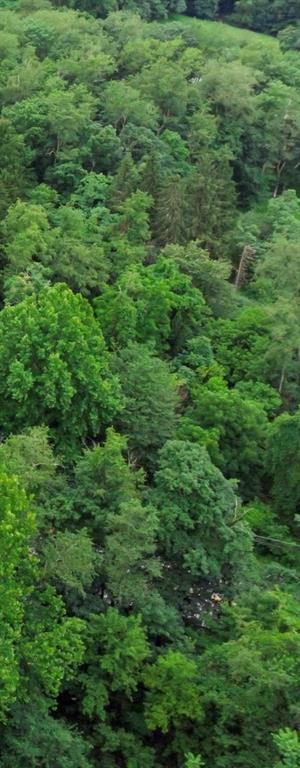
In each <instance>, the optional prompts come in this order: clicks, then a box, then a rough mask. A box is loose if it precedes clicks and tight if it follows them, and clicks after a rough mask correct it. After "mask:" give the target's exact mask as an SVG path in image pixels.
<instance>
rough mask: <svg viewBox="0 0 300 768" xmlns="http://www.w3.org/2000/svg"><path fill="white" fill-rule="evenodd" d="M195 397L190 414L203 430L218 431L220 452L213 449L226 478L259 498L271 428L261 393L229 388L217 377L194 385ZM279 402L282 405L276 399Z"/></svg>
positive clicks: (243, 492) (277, 402) (213, 457)
mask: <svg viewBox="0 0 300 768" xmlns="http://www.w3.org/2000/svg"><path fill="white" fill-rule="evenodd" d="M191 394H192V400H193V404H192V406H191V409H188V411H187V415H188V416H189V417H190V418H191V420H192V421H193V422H196V423H197V424H199V425H200V426H201V427H204V428H206V429H215V430H216V433H215V434H216V435H217V436H218V449H217V450H215V449H214V448H212V459H213V460H214V461H215V463H216V464H217V465H218V466H219V467H220V468H221V469H222V471H223V472H224V474H225V475H226V477H231V478H234V479H239V480H240V484H241V493H242V495H243V496H246V498H247V497H249V496H250V497H251V496H253V495H255V493H256V492H257V491H259V489H260V483H261V480H262V476H263V473H264V449H265V444H266V437H267V427H268V418H267V412H266V410H265V408H264V402H263V400H262V398H261V392H260V391H258V397H257V395H256V392H255V390H252V392H251V389H250V391H249V394H248V393H247V390H246V391H245V390H243V387H241V388H239V387H238V386H237V387H235V388H234V389H229V388H228V386H227V384H226V383H225V381H224V380H223V379H222V378H221V377H220V376H218V375H216V376H211V377H210V378H209V379H208V381H207V382H206V381H204V382H203V381H202V380H201V376H200V377H199V381H195V383H194V382H193V384H192V387H191ZM247 394H248V397H247V396H246V395H247ZM275 395H276V393H275ZM275 402H276V405H279V401H278V400H277V399H276V397H275Z"/></svg>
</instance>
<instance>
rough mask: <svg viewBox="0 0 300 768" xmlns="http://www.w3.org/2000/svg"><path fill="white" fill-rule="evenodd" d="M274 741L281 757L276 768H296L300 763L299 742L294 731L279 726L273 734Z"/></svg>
mask: <svg viewBox="0 0 300 768" xmlns="http://www.w3.org/2000/svg"><path fill="white" fill-rule="evenodd" d="M274 742H275V744H276V747H277V749H278V751H279V753H280V755H281V757H282V759H281V760H280V762H278V763H276V768H298V766H299V765H300V744H299V738H298V734H297V732H296V731H292V730H291V728H281V730H280V731H278V733H276V734H274Z"/></svg>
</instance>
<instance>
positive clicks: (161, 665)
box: [143, 650, 202, 733]
mask: <svg viewBox="0 0 300 768" xmlns="http://www.w3.org/2000/svg"><path fill="white" fill-rule="evenodd" d="M143 679H144V684H145V686H146V689H147V693H146V700H145V718H146V722H147V724H148V727H149V729H150V730H151V731H155V730H156V729H160V730H161V731H162V732H163V733H166V732H167V731H168V729H169V728H171V727H172V726H173V727H175V728H178V727H180V726H181V727H182V724H185V723H188V721H192V722H193V721H194V722H199V721H200V722H201V720H202V708H201V702H200V697H199V689H198V686H197V668H196V665H195V662H194V661H192V660H191V659H188V658H187V657H185V656H184V655H183V654H182V653H180V652H179V651H172V650H169V651H168V652H167V653H166V654H165V655H164V656H160V657H159V658H158V660H157V661H156V662H155V664H152V665H151V666H148V668H146V670H145V672H144V675H143Z"/></svg>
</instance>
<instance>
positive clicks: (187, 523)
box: [151, 440, 251, 621]
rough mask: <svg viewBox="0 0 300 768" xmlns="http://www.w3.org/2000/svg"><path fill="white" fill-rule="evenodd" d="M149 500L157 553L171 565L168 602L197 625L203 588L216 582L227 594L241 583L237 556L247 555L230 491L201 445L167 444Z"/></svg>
mask: <svg viewBox="0 0 300 768" xmlns="http://www.w3.org/2000/svg"><path fill="white" fill-rule="evenodd" d="M151 500H152V503H153V504H155V506H156V507H157V509H158V511H159V521H160V527H159V532H158V541H159V546H158V552H159V554H160V555H161V558H162V560H163V562H164V563H168V564H169V566H170V568H169V572H168V571H167V572H166V573H165V583H164V588H167V589H168V599H169V600H172V601H175V603H176V602H178V601H179V604H180V607H181V610H183V611H184V612H185V614H186V617H187V618H188V617H190V618H191V620H192V621H193V620H196V621H197V619H198V618H200V617H201V610H202V609H203V603H204V602H205V599H206V597H205V596H206V590H207V589H208V590H209V589H211V591H212V592H213V591H214V588H215V589H216V588H217V585H218V584H219V583H222V589H224V590H228V589H230V586H231V585H232V582H233V581H235V582H238V581H240V580H242V578H243V573H242V569H241V567H240V557H241V552H243V558H244V562H245V561H246V559H247V558H248V557H249V552H250V549H251V544H250V538H249V533H248V531H247V527H245V526H244V525H243V524H242V523H240V522H239V519H238V515H237V509H238V503H237V499H236V497H235V494H234V490H233V488H232V485H231V484H230V483H229V482H228V480H225V478H224V476H223V475H222V473H221V472H220V470H219V469H217V467H215V466H214V465H213V464H212V462H211V460H210V458H209V456H208V453H207V451H206V449H205V448H204V447H203V446H199V445H196V444H195V443H191V442H188V441H180V440H170V441H168V442H167V443H166V444H165V446H164V447H163V448H162V450H161V452H160V464H159V469H158V470H157V472H156V474H155V486H154V489H153V491H152V492H151ZM213 585H215V587H214V586H213Z"/></svg>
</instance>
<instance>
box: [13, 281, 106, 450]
mask: <svg viewBox="0 0 300 768" xmlns="http://www.w3.org/2000/svg"><path fill="white" fill-rule="evenodd" d="M0 326H1V345H0V376H1V382H2V384H1V385H0V387H1V388H2V389H1V393H2V394H1V397H2V413H1V418H2V424H3V426H4V427H5V429H6V431H7V432H8V431H9V430H10V429H11V428H12V426H13V425H14V426H15V427H17V428H22V427H26V426H33V425H35V424H36V423H38V422H46V423H48V425H49V426H50V427H51V428H52V429H53V432H54V434H55V436H56V439H57V440H58V442H59V443H60V445H64V446H65V447H66V448H67V447H68V448H69V449H70V448H71V445H72V444H73V445H76V443H78V440H80V439H82V438H84V437H86V435H87V434H91V435H93V434H97V432H98V431H99V429H100V427H101V426H103V424H105V422H107V421H109V419H110V418H111V416H112V415H113V413H114V412H115V411H116V410H117V409H118V408H119V407H120V397H119V390H118V383H117V380H116V379H115V378H114V377H113V376H112V375H111V374H110V371H109V367H108V366H109V357H108V354H107V352H106V349H105V344H104V341H103V337H102V334H101V329H100V327H99V326H98V324H97V323H96V321H95V319H94V317H93V314H92V311H91V309H90V307H89V305H88V304H87V302H86V301H85V300H84V299H83V298H82V297H81V296H79V295H77V296H76V295H73V294H72V293H71V291H70V290H69V289H68V288H66V287H65V286H63V285H60V286H57V287H53V288H49V289H48V288H47V289H45V290H43V291H42V292H41V293H40V294H39V296H33V297H29V298H27V299H24V301H22V302H21V303H20V304H17V305H16V306H15V307H10V306H8V307H6V308H5V309H4V310H3V311H2V314H1V315H0ZM16 406H17V412H16ZM79 414H80V415H79Z"/></svg>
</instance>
